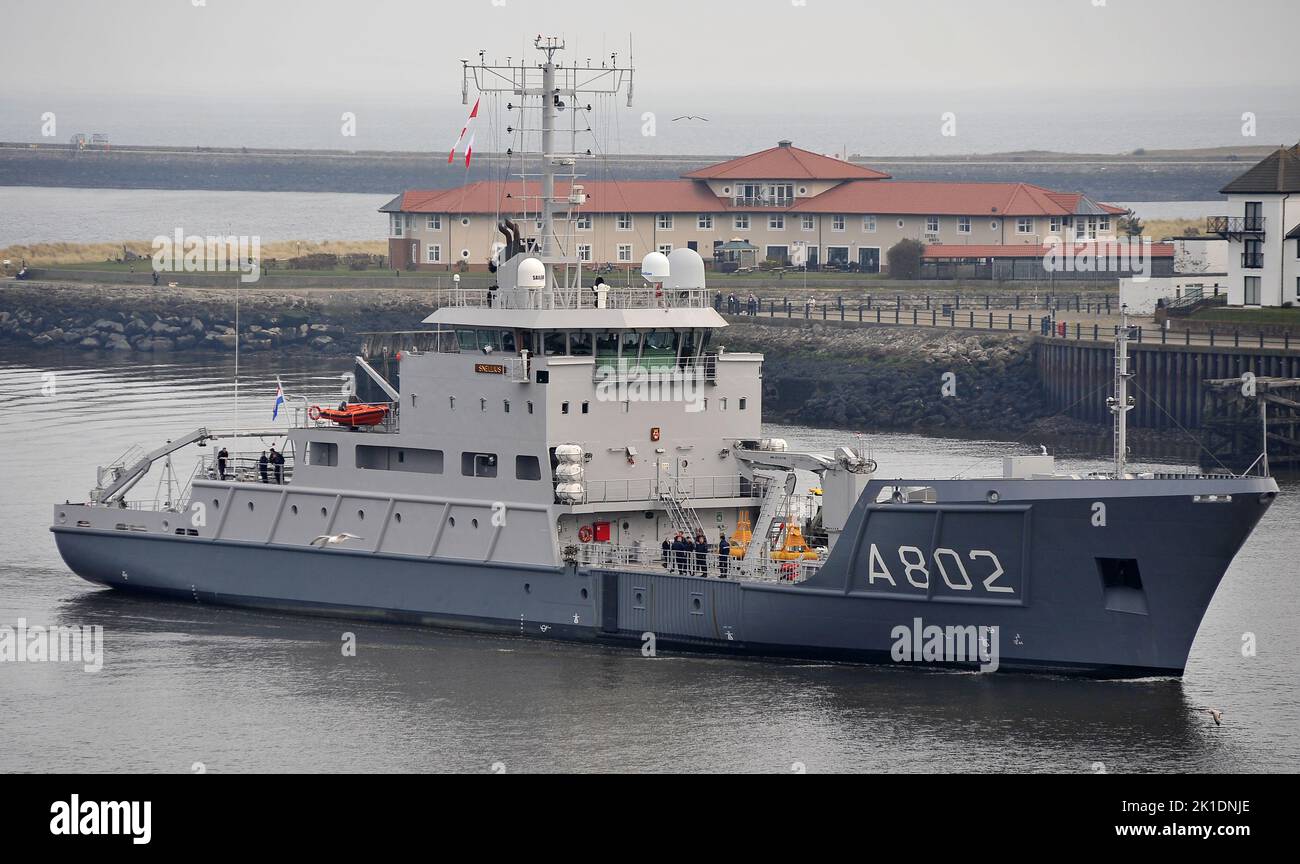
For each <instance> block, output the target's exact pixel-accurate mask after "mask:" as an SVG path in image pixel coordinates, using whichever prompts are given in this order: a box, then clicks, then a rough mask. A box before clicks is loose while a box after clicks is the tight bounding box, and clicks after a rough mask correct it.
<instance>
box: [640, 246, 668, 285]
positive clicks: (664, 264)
mask: <svg viewBox="0 0 1300 864" xmlns="http://www.w3.org/2000/svg"><path fill="white" fill-rule="evenodd" d="M670 272H671V266H670V265H669V263H668V256H667V255H665V254H664V253H662V252H651V253H650V254H649V255H647V256H645V257H644V258H642V259H641V278H642V279H644V280H645V281H647V282H667V281H668V277H669V274H670Z"/></svg>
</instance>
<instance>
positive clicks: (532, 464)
mask: <svg viewBox="0 0 1300 864" xmlns="http://www.w3.org/2000/svg"><path fill="white" fill-rule="evenodd" d="M515 479H516V480H541V479H542V465H541V463H540V462H539V461H538V460H537V457H536V456H516V457H515Z"/></svg>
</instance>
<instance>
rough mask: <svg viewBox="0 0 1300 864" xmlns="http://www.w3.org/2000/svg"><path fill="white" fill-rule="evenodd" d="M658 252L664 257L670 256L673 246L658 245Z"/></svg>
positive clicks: (668, 244) (667, 244) (669, 244)
mask: <svg viewBox="0 0 1300 864" xmlns="http://www.w3.org/2000/svg"><path fill="white" fill-rule="evenodd" d="M659 251H660V252H662V253H663V254H665V255H670V254H672V251H673V244H671V243H660V244H659Z"/></svg>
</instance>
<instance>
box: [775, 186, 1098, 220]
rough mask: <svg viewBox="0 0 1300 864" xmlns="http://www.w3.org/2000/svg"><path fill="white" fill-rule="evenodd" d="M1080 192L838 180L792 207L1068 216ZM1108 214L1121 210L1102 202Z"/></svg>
mask: <svg viewBox="0 0 1300 864" xmlns="http://www.w3.org/2000/svg"><path fill="white" fill-rule="evenodd" d="M1082 198H1083V196H1081V195H1079V194H1077V193H1075V194H1073V195H1071V194H1069V193H1061V192H1053V191H1052V190H1050V189H1044V188H1043V187H1041V186H1034V185H1032V184H1030V183H942V182H936V181H929V180H890V181H889V182H887V183H842V184H840V185H839V186H836V187H834V188H831V189H828V190H826V191H825V192H823V193H822V194H820V195H818V196H816V197H814V198H803V199H800V200H799V201H798V203H796V204H795V206H794V208H793V209H795V210H801V211H804V212H807V213H882V214H890V213H899V214H904V215H906V214H914V215H918V216H984V215H987V216H991V217H998V216H1070V215H1073V214H1074V212H1075V209H1076V207H1077V206H1078V203H1079V201H1080V200H1081V199H1082ZM1103 209H1105V210H1107V211H1108V212H1111V213H1123V212H1124V211H1123V210H1121V209H1120V208H1118V207H1110V206H1109V205H1105V206H1104V208H1103Z"/></svg>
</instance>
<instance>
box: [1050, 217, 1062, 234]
mask: <svg viewBox="0 0 1300 864" xmlns="http://www.w3.org/2000/svg"><path fill="white" fill-rule="evenodd" d="M1048 226H1049V227H1048V229H1047V230H1048V231H1049V232H1050V233H1052V234H1060V233H1061V217H1060V216H1053V217H1052V220H1051V222H1049V223H1048Z"/></svg>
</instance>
